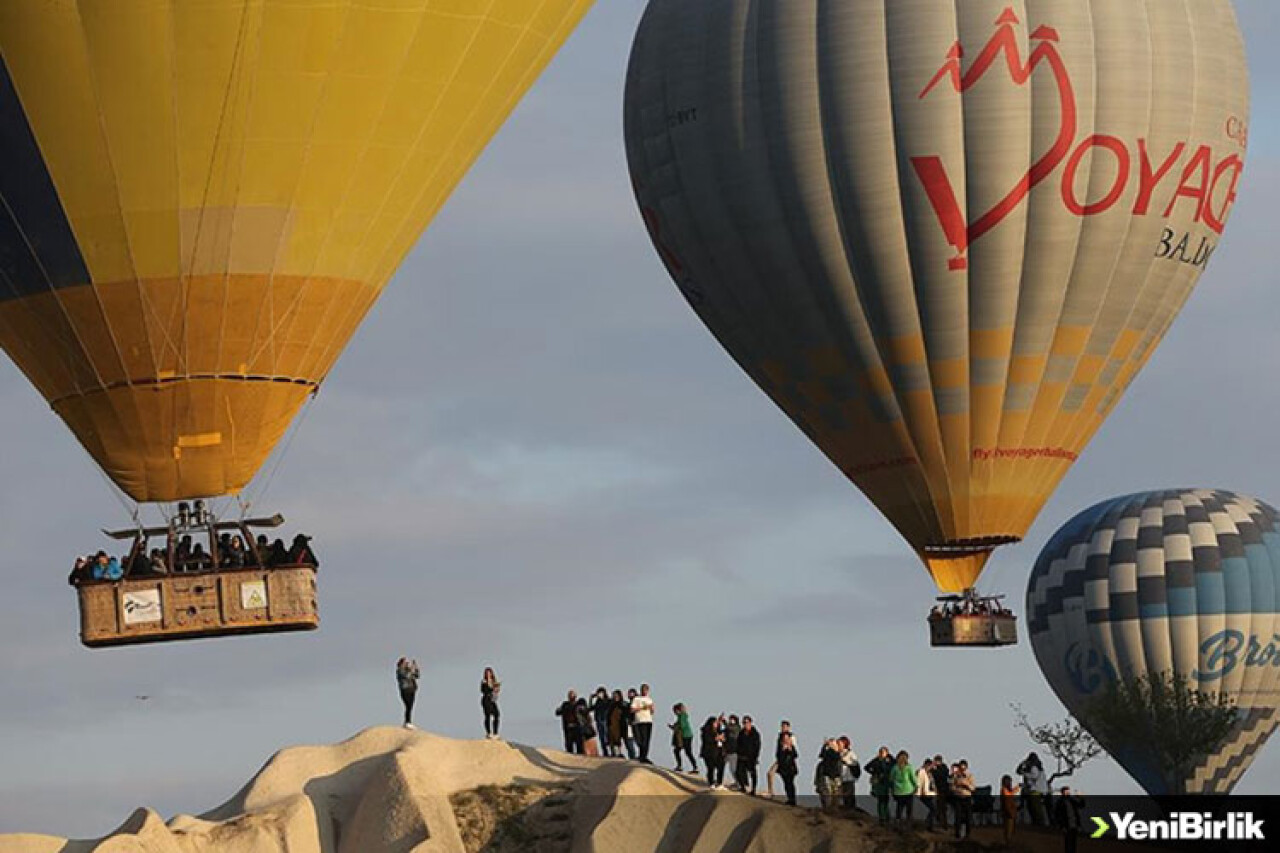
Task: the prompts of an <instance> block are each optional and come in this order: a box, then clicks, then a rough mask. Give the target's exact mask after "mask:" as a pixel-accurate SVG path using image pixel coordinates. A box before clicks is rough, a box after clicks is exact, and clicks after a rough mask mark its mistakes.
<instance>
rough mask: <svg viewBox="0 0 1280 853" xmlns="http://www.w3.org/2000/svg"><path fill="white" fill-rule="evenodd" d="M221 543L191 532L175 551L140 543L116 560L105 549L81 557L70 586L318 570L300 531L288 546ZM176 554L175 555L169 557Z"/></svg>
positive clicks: (228, 537)
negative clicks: (219, 572)
mask: <svg viewBox="0 0 1280 853" xmlns="http://www.w3.org/2000/svg"><path fill="white" fill-rule="evenodd" d="M216 541H217V545H216V547H213V544H212V543H211V545H210V550H208V551H206V550H205V547H204V544H203V543H201V542H193V540H192V535H191V534H189V533H187V534H183V535H181V536H178V537H175V541H174V542H173V546H172V548H169V547H165V548H152V549H151V550H150V551H148V550H147V549H146V546H145V542H143V541H142V540H141V539H139V541H138V542H137V543H136V544H135V545H134V547H133V549H132V550H131V551H130V552H129V554H128V555H127V556H125V557H124V558H123V559H117V558H116V557H113V556H111V555H109V554H108V553H107V552H106V551H98V552H97V553H96V554H91V555H88V556H84V557H77V558H76V561H75V564H74V565H73V566H72V569H71V574H70V576H69V577H68V578H67V582H68V583H70V584H71V585H73V586H78V585H79V584H81V583H85V582H87V581H119V580H123V579H125V578H148V577H159V576H163V575H168V574H172V573H174V572H178V573H189V572H207V571H212V570H213V569H215V568H217V569H246V568H248V569H253V568H266V569H271V568H277V567H281V566H311V567H313V568H318V567H319V565H320V562H319V560H317V559H316V555H315V551H314V550H313V549H312V547H311V537H310V536H307V535H306V534H303V533H299V534H298V535H297V536H295V537H294V538H293V543H292V544H291V545H288V546H286V545H285V544H284V540H283V539H276V540H275V541H274V542H269V541H268V540H267V537H266V536H259V537H258V538H257V540H255V541H254V542H252V543H251V544H246V543H245V540H244V539H243V538H242V537H240V536H239V535H236V534H232V533H222V534H221V535H219V536H218V539H217V540H216ZM170 554H172V557H170Z"/></svg>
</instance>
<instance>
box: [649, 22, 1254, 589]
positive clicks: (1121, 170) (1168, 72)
mask: <svg viewBox="0 0 1280 853" xmlns="http://www.w3.org/2000/svg"><path fill="white" fill-rule="evenodd" d="M1247 89H1248V87H1247V80H1246V68H1245V63H1244V54H1243V45H1242V41H1241V38H1240V34H1239V31H1238V29H1237V26H1236V22H1235V18H1234V14H1233V11H1232V7H1231V4H1230V2H1228V0H1196V2H1191V3H1166V2H1163V0H1145V2H1143V0H1138V2H1124V3H1095V2H1089V0H1028V2H1008V0H995V1H994V2H993V0H965V2H963V3H956V2H953V0H894V2H891V3H886V2H884V0H842V2H838V3H828V2H820V0H651V2H650V3H649V7H648V10H647V11H646V13H645V16H644V20H643V22H642V24H641V26H640V30H639V33H638V34H637V36H636V40H635V45H634V48H633V52H632V58H631V65H630V69H629V71H628V75H627V91H626V144H627V157H628V161H629V164H630V168H631V175H632V181H633V184H634V187H635V192H636V197H637V200H638V202H639V205H640V208H641V212H642V215H643V217H644V221H645V224H646V225H647V227H648V229H649V232H650V235H651V237H652V239H653V243H654V245H655V247H656V248H657V250H658V253H659V254H660V256H661V258H662V260H663V262H664V264H665V265H666V267H667V270H668V271H669V272H670V274H671V276H672V277H673V278H674V279H675V281H676V283H677V284H678V285H679V287H680V290H681V291H682V292H683V294H684V295H685V297H686V298H687V299H688V301H689V302H690V303H691V305H692V306H693V308H694V310H695V311H696V312H697V313H698V315H699V316H700V317H701V318H702V320H703V321H704V322H705V323H706V325H707V326H708V327H709V328H710V330H711V331H712V333H713V334H714V335H715V336H716V337H717V339H718V340H719V341H720V342H721V344H723V345H724V347H725V349H727V350H728V352H729V354H730V355H731V356H732V357H733V358H734V360H736V361H737V362H738V364H739V365H741V366H742V368H743V369H744V370H745V371H746V372H747V373H748V374H749V375H750V376H751V378H752V379H753V380H754V381H755V382H756V383H757V384H758V385H759V386H760V387H761V388H762V389H763V390H764V391H765V393H767V394H768V395H769V396H770V397H771V398H772V399H773V400H774V402H776V403H777V405H778V406H779V407H781V408H782V410H783V411H785V412H786V414H787V415H788V416H789V417H790V418H791V419H792V420H793V421H794V422H795V423H796V424H797V425H798V426H799V427H800V428H801V429H802V430H803V431H804V432H805V433H806V434H807V435H808V436H809V437H810V438H811V439H812V440H813V441H814V443H815V444H816V445H817V446H818V447H819V448H820V449H821V450H822V452H823V453H825V454H826V455H827V456H828V457H829V458H830V459H831V460H832V462H834V463H835V464H836V465H837V466H839V468H840V470H841V471H842V472H843V473H844V474H845V475H846V476H847V477H848V478H849V479H851V480H852V481H853V482H854V483H855V484H856V485H857V486H858V487H859V488H860V489H862V491H863V492H865V493H866V494H867V496H868V497H869V498H870V499H871V500H872V502H874V503H875V505H876V506H877V507H878V508H879V509H880V510H881V511H882V512H883V513H884V514H885V516H887V517H888V519H889V520H890V521H891V522H892V523H893V525H894V526H895V527H896V528H897V529H898V530H899V531H900V532H901V533H902V535H903V536H904V537H905V538H906V539H907V541H908V542H910V543H911V545H913V546H914V547H915V549H916V550H917V551H918V552H919V553H920V554H921V555H922V557H923V558H924V559H925V562H926V564H927V565H928V566H929V568H930V571H931V572H932V574H933V576H934V578H935V580H936V581H937V583H938V585H939V586H940V587H941V588H943V589H945V590H952V591H955V590H959V589H962V588H964V587H968V586H971V585H972V583H973V581H974V579H975V578H976V577H977V574H978V572H979V571H980V570H981V568H982V566H983V564H984V563H985V561H986V559H987V556H988V554H989V552H990V550H991V548H992V547H994V546H995V545H998V544H1001V543H1004V542H1010V541H1016V540H1017V539H1019V538H1020V537H1021V536H1022V535H1023V534H1024V533H1025V532H1026V530H1027V528H1028V526H1029V525H1030V523H1031V521H1032V520H1033V519H1034V518H1035V516H1036V515H1037V513H1038V512H1039V510H1040V508H1041V506H1042V505H1043V504H1044V502H1045V500H1046V499H1047V498H1048V496H1049V494H1050V493H1051V492H1052V491H1053V489H1054V488H1055V487H1056V485H1057V483H1058V481H1059V480H1060V479H1061V477H1062V476H1063V474H1064V473H1065V472H1066V471H1067V469H1068V468H1069V466H1070V465H1071V463H1072V462H1073V461H1074V460H1075V459H1076V457H1077V455H1078V454H1079V453H1080V451H1081V450H1082V448H1083V447H1084V446H1085V444H1086V443H1087V442H1088V441H1089V439H1090V438H1091V437H1092V435H1093V434H1094V432H1095V431H1096V430H1097V429H1098V427H1099V426H1100V425H1101V423H1102V421H1103V419H1104V418H1105V417H1106V416H1107V415H1108V414H1109V413H1110V411H1111V410H1112V408H1113V407H1114V406H1115V404H1116V402H1117V400H1118V399H1119V398H1120V395H1121V394H1122V393H1123V391H1124V390H1125V388H1126V387H1127V386H1128V385H1129V383H1130V381H1131V380H1132V379H1133V377H1134V375H1135V374H1136V373H1137V372H1138V370H1139V369H1140V368H1141V367H1142V366H1143V364H1144V363H1145V362H1146V361H1147V359H1148V358H1149V357H1150V355H1151V353H1152V351H1153V350H1154V347H1155V346H1156V344H1157V343H1158V342H1159V341H1160V339H1161V337H1162V336H1163V335H1164V333H1165V331H1166V330H1167V329H1168V327H1169V325H1170V323H1171V322H1172V321H1173V318H1174V316H1175V315H1176V314H1177V313H1178V310H1179V309H1180V308H1181V307H1182V304H1183V302H1184V301H1185V300H1186V298H1187V296H1188V295H1189V293H1190V292H1191V289H1192V287H1193V286H1194V284H1195V283H1196V280H1197V279H1198V278H1199V276H1200V273H1201V272H1202V271H1203V269H1204V268H1205V266H1206V264H1207V263H1208V261H1209V259H1210V257H1211V256H1212V253H1213V251H1214V249H1215V247H1216V246H1217V244H1218V240H1219V237H1220V234H1221V232H1222V229H1223V227H1224V225H1225V221H1226V218H1227V216H1228V214H1229V212H1230V210H1231V207H1232V205H1233V202H1234V199H1235V195H1236V192H1237V186H1238V181H1239V178H1240V175H1241V171H1242V169H1243V160H1244V154H1245V143H1246V139H1247V127H1248V122H1247V116H1248V91H1247Z"/></svg>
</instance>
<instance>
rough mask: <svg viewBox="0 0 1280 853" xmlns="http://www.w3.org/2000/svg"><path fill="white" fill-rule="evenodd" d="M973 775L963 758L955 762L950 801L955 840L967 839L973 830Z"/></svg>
mask: <svg viewBox="0 0 1280 853" xmlns="http://www.w3.org/2000/svg"><path fill="white" fill-rule="evenodd" d="M975 784H976V783H975V782H974V780H973V774H971V773H970V772H969V762H967V761H965V760H964V759H963V758H962V759H960V760H959V761H958V762H956V766H955V770H953V771H952V773H951V801H952V803H953V805H954V806H955V812H956V821H955V823H956V838H957V839H960V838H968V837H969V833H970V832H971V831H972V829H973V789H974V786H975Z"/></svg>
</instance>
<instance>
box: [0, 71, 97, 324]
mask: <svg viewBox="0 0 1280 853" xmlns="http://www.w3.org/2000/svg"><path fill="white" fill-rule="evenodd" d="M0 163H4V167H3V168H0V202H3V204H0V302H2V301H6V300H9V299H19V298H21V297H24V296H31V295H34V294H37V293H45V292H47V291H49V290H52V289H57V288H61V287H73V286H76V285H84V284H89V270H88V268H87V267H86V266H85V263H84V257H83V255H81V253H80V246H79V244H78V243H77V242H76V238H75V234H74V233H73V232H72V230H71V224H70V223H69V222H68V221H67V216H66V212H65V211H64V210H63V209H62V202H61V201H60V200H59V199H58V191H57V188H55V187H54V185H53V179H52V178H51V177H50V175H49V170H48V168H46V166H45V162H44V156H43V155H42V154H41V153H40V146H39V144H38V143H37V142H36V138H35V135H34V134H33V133H32V132H31V126H30V124H28V122H27V114H26V111H25V110H24V109H23V108H22V101H21V99H20V98H19V97H18V91H17V89H15V88H14V85H13V80H12V79H11V78H10V77H9V68H8V66H7V65H6V64H5V62H4V58H3V57H0Z"/></svg>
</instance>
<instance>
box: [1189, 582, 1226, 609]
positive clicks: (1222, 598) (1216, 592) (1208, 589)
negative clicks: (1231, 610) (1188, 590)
mask: <svg viewBox="0 0 1280 853" xmlns="http://www.w3.org/2000/svg"><path fill="white" fill-rule="evenodd" d="M1226 612H1227V591H1226V590H1225V589H1223V587H1222V575H1220V574H1219V573H1217V572H1208V573H1203V574H1198V575H1196V613H1198V614H1200V615H1201V616H1221V615H1222V614H1224V613H1226Z"/></svg>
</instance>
